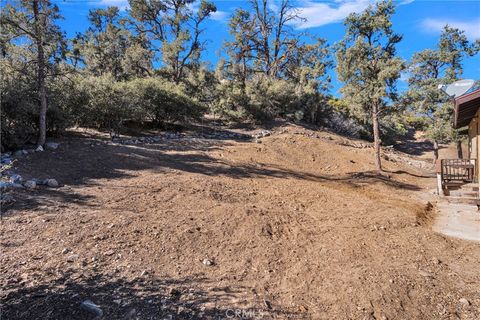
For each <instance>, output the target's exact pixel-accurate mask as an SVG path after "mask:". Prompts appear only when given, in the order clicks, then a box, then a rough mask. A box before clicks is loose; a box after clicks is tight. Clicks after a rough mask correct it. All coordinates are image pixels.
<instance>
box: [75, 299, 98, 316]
mask: <svg viewBox="0 0 480 320" xmlns="http://www.w3.org/2000/svg"><path fill="white" fill-rule="evenodd" d="M80 307H81V308H82V309H83V310H85V311H88V312H90V313H91V314H94V315H95V316H97V317H102V316H103V311H102V309H100V307H99V306H97V305H96V304H95V303H93V302H92V301H91V300H89V299H87V300H85V301H83V302H82V304H81V305H80Z"/></svg>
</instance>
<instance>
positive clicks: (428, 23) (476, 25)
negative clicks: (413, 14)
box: [422, 18, 480, 40]
mask: <svg viewBox="0 0 480 320" xmlns="http://www.w3.org/2000/svg"><path fill="white" fill-rule="evenodd" d="M446 24H448V25H449V26H451V27H454V28H458V29H460V30H463V31H465V35H466V36H467V37H468V38H469V39H472V40H476V39H480V18H478V19H474V20H471V21H462V20H455V19H438V18H436V19H425V20H423V22H422V26H423V27H424V28H425V29H427V30H426V31H433V32H441V31H442V29H443V27H444V26H445V25H446Z"/></svg>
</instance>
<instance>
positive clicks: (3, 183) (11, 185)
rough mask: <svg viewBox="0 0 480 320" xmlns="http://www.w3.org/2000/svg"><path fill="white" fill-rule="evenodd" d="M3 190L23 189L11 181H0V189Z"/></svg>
mask: <svg viewBox="0 0 480 320" xmlns="http://www.w3.org/2000/svg"><path fill="white" fill-rule="evenodd" d="M3 188H5V189H6V188H18V189H23V185H21V184H20V183H13V182H11V181H0V189H3Z"/></svg>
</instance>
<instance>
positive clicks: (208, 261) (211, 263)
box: [202, 258, 213, 267]
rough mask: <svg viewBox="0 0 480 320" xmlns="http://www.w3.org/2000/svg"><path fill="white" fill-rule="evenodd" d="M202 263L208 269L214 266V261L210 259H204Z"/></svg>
mask: <svg viewBox="0 0 480 320" xmlns="http://www.w3.org/2000/svg"><path fill="white" fill-rule="evenodd" d="M202 263H203V264H204V265H206V266H207V267H210V266H213V261H212V260H210V259H208V258H205V259H203V261H202Z"/></svg>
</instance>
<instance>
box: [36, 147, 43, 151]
mask: <svg viewBox="0 0 480 320" xmlns="http://www.w3.org/2000/svg"><path fill="white" fill-rule="evenodd" d="M35 151H36V152H42V151H43V147H42V146H38V147H37V149H35Z"/></svg>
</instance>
